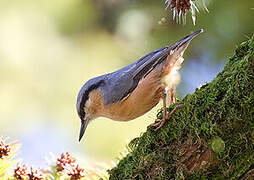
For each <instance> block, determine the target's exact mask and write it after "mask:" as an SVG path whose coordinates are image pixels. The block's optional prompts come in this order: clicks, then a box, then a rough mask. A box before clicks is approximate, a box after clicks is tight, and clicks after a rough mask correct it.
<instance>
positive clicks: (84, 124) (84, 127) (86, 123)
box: [79, 119, 89, 141]
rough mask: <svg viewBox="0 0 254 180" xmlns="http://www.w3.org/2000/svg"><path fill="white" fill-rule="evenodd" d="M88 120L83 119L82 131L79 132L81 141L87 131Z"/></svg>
mask: <svg viewBox="0 0 254 180" xmlns="http://www.w3.org/2000/svg"><path fill="white" fill-rule="evenodd" d="M88 122H89V121H88V120H83V119H82V120H81V128H80V133H79V141H81V139H82V137H83V135H84V133H85V131H86V127H87V125H88Z"/></svg>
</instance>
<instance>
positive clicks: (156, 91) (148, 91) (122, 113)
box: [92, 65, 164, 121]
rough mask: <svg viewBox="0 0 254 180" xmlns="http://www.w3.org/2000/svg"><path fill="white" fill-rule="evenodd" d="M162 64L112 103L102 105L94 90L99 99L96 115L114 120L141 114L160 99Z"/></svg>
mask: <svg viewBox="0 0 254 180" xmlns="http://www.w3.org/2000/svg"><path fill="white" fill-rule="evenodd" d="M161 69H162V65H159V66H158V67H156V68H155V69H154V70H153V71H151V72H150V73H149V74H148V75H147V76H146V77H145V78H143V79H141V80H140V82H139V83H138V85H137V87H136V88H135V89H134V90H133V91H132V92H131V93H130V94H129V95H128V96H126V97H125V98H124V99H122V100H121V101H119V102H116V103H114V104H109V105H104V104H103V101H102V99H103V98H102V97H100V96H101V93H100V92H99V90H98V91H95V92H94V95H92V96H94V97H96V99H100V100H101V102H100V103H99V104H98V103H97V105H96V103H94V108H96V107H95V106H97V107H98V108H96V116H103V117H107V118H110V119H112V120H116V121H129V120H132V119H135V118H137V117H139V116H142V115H143V114H145V113H146V112H148V111H149V110H150V109H152V108H153V107H154V106H156V105H157V104H158V102H159V101H160V99H161V96H162V93H163V91H164V88H162V86H161V73H162V71H161Z"/></svg>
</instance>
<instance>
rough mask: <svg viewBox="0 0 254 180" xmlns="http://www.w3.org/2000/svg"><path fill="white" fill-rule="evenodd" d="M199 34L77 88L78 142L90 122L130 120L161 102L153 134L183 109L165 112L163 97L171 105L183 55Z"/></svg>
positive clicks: (179, 106) (198, 32) (189, 36)
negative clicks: (78, 89) (103, 118)
mask: <svg viewBox="0 0 254 180" xmlns="http://www.w3.org/2000/svg"><path fill="white" fill-rule="evenodd" d="M202 32H203V29H200V30H199V31H196V32H194V33H192V34H190V35H188V36H186V37H184V38H182V39H181V40H179V41H177V42H176V43H174V44H172V45H169V46H166V47H163V48H160V49H157V50H155V51H152V52H150V53H149V54H147V55H145V56H144V57H142V58H140V59H139V60H137V61H136V62H134V63H132V64H130V65H127V66H125V67H123V68H121V69H119V70H117V71H114V72H111V73H108V74H105V75H101V76H98V77H95V78H92V79H90V80H88V81H87V82H86V83H85V84H84V85H83V86H82V88H81V89H80V91H79V93H78V97H77V103H76V109H77V113H78V116H79V118H80V120H81V128H80V132H79V141H81V139H82V137H83V135H84V133H85V131H86V129H87V126H88V124H89V123H90V122H91V121H92V120H94V119H96V118H98V117H106V118H109V119H111V120H115V121H129V120H133V119H135V118H137V117H139V116H142V115H143V114H145V113H146V112H148V111H149V110H151V109H152V108H153V107H154V106H156V105H157V104H158V103H159V101H160V100H161V99H162V101H163V118H162V119H161V120H156V122H155V124H153V125H152V126H153V127H155V130H156V131H157V130H159V129H160V128H161V127H162V126H163V125H164V124H165V122H166V121H167V120H169V119H170V118H171V116H172V115H173V114H174V112H175V111H176V110H177V109H179V108H181V107H183V106H184V104H179V105H177V106H176V107H175V108H174V109H173V110H172V111H171V112H170V113H167V107H166V106H167V105H166V104H167V102H166V101H167V100H166V99H167V98H166V97H167V94H168V93H169V92H170V94H171V98H170V102H171V103H173V99H174V98H173V97H174V95H173V94H174V93H173V92H174V88H175V86H176V85H177V84H178V83H179V79H180V78H179V72H178V70H179V69H180V68H181V64H182V63H183V61H184V59H183V54H184V52H185V50H186V49H187V47H188V46H189V44H190V42H191V40H192V39H193V38H194V37H196V36H197V35H198V34H200V33H202Z"/></svg>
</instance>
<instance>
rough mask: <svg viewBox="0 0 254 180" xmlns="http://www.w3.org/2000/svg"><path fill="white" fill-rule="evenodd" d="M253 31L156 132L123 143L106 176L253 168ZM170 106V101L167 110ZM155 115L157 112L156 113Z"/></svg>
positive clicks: (240, 173) (234, 173)
mask: <svg viewBox="0 0 254 180" xmlns="http://www.w3.org/2000/svg"><path fill="white" fill-rule="evenodd" d="M253 89H254V36H253V37H252V38H251V39H250V40H248V41H247V42H244V43H242V44H241V45H240V46H239V47H238V48H237V49H236V51H235V54H234V55H233V57H231V58H229V60H228V61H227V63H226V65H225V68H224V70H223V71H222V72H220V73H219V74H218V75H217V77H216V78H215V79H214V80H213V81H212V82H210V83H208V84H206V85H204V86H202V87H201V88H199V89H196V91H195V92H194V93H193V94H191V95H187V96H186V97H185V98H184V99H183V100H182V101H181V102H179V104H180V103H184V104H185V107H184V108H182V109H181V110H179V111H177V112H176V113H175V115H174V117H173V118H172V119H171V120H170V122H168V123H167V124H166V125H165V126H164V127H162V128H161V130H159V131H158V132H155V131H154V130H153V128H148V129H147V131H146V132H145V133H144V134H143V135H142V136H141V137H139V138H136V139H134V140H132V142H131V143H130V144H129V147H130V148H131V152H130V153H129V154H128V155H127V156H126V157H125V158H123V159H122V160H120V162H119V163H118V165H117V166H116V167H115V168H113V169H111V170H110V171H109V173H110V179H182V178H185V179H197V178H198V179H200V178H208V177H209V178H218V179H228V178H232V179H241V178H244V179H246V178H248V177H250V176H252V175H253V173H254V146H253V143H254V120H253V119H254V91H253ZM174 106H175V105H173V106H170V108H169V111H170V110H172V109H173V107H174ZM157 117H158V118H161V117H162V113H161V112H160V113H158V115H157Z"/></svg>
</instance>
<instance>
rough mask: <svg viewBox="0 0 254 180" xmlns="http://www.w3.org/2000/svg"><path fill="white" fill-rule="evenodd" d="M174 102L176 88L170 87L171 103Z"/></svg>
mask: <svg viewBox="0 0 254 180" xmlns="http://www.w3.org/2000/svg"><path fill="white" fill-rule="evenodd" d="M173 103H174V89H173V88H170V104H173Z"/></svg>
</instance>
